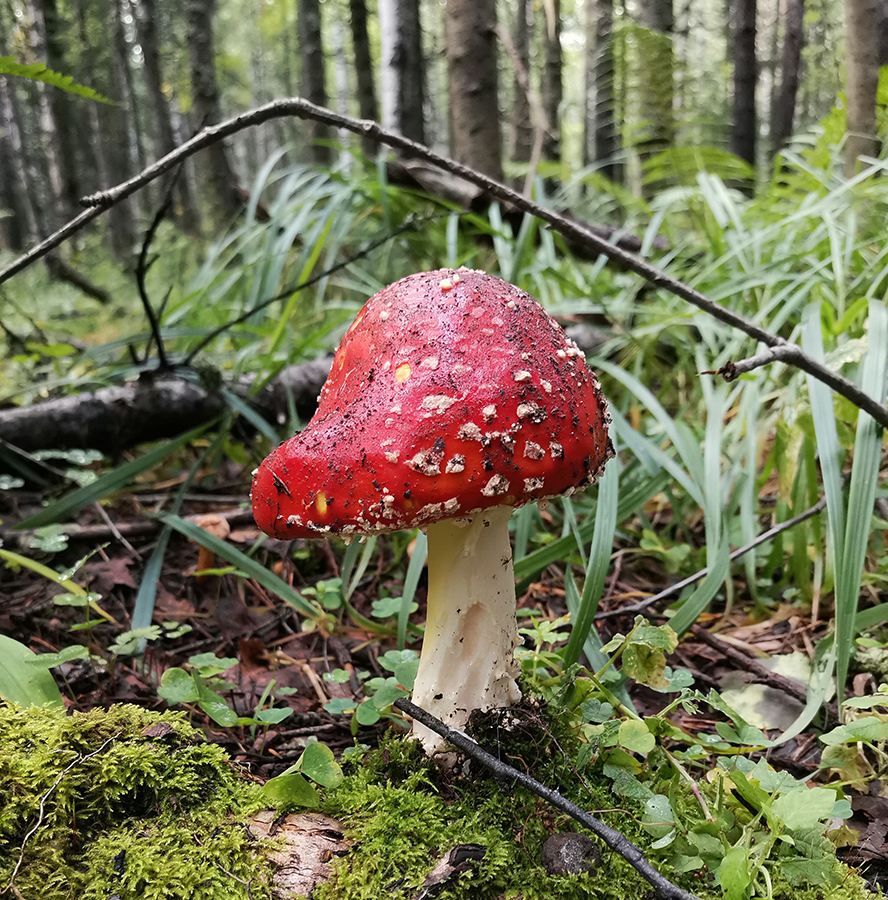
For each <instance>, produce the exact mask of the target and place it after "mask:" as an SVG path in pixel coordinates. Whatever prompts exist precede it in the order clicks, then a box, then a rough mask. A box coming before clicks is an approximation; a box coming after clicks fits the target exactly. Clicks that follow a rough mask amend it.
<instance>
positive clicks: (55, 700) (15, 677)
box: [0, 634, 63, 707]
mask: <svg viewBox="0 0 888 900" xmlns="http://www.w3.org/2000/svg"><path fill="white" fill-rule="evenodd" d="M36 658H37V654H36V653H34V652H32V651H31V650H30V649H29V648H28V647H26V646H25V645H24V644H20V643H19V642H18V641H15V640H13V639H12V638H10V637H6V636H5V635H2V634H0V698H2V699H3V700H6V701H7V702H8V703H18V704H20V705H21V706H58V707H61V706H62V705H63V704H62V694H61V692H60V691H59V688H58V685H57V684H56V683H55V679H54V678H53V677H52V675H51V674H50V672H49V669H48V668H46V667H45V666H39V665H33V662H34V660H35V659H36Z"/></svg>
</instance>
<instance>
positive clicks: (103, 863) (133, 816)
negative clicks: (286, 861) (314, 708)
mask: <svg viewBox="0 0 888 900" xmlns="http://www.w3.org/2000/svg"><path fill="white" fill-rule="evenodd" d="M41 803H42V812H41ZM263 806H265V803H264V802H263V800H262V797H261V792H260V790H259V788H258V787H257V786H255V785H253V784H251V783H250V782H248V781H246V780H245V779H244V778H243V776H242V775H240V774H239V773H238V772H237V770H236V769H235V767H234V766H233V765H232V764H231V763H230V762H229V760H228V758H227V756H226V754H225V753H224V751H223V750H222V749H221V748H220V747H217V746H215V745H213V744H209V743H207V742H206V741H204V740H203V739H202V737H201V735H200V733H199V732H197V731H196V730H195V729H193V728H192V727H191V726H190V725H188V723H187V721H186V719H185V717H184V716H183V715H182V714H180V713H165V714H163V715H161V714H160V713H155V712H149V711H146V710H143V709H140V708H138V707H135V706H128V705H120V706H114V707H112V708H111V709H110V710H108V711H105V710H100V709H96V710H93V711H91V712H89V713H85V714H83V713H77V712H75V713H71V714H66V713H65V712H64V711H62V710H57V709H47V708H30V709H22V708H21V707H18V706H14V705H5V706H0V895H3V896H18V897H25V898H36V897H40V898H41V900H62V898H65V900H67V898H73V897H77V898H79V900H105V898H107V897H109V896H112V895H115V896H117V897H118V898H120V900H136V898H148V900H166V898H169V900H173V898H176V900H186V898H187V900H192V898H193V900H204V898H205V900H211V898H212V900H216V898H220V897H225V898H232V900H234V898H241V897H243V898H247V897H252V898H254V900H261V898H268V897H270V889H269V882H270V878H269V868H268V863H267V861H266V860H264V859H263V858H262V856H261V854H257V852H256V851H257V844H256V842H255V840H254V839H253V838H251V836H250V834H249V832H248V830H247V828H246V826H245V824H244V823H245V821H246V817H247V815H249V814H250V813H251V812H253V811H255V810H257V809H259V808H262V807H263ZM19 863H20V864H19ZM17 866H18V870H17V871H16V867H17ZM13 876H14V877H13ZM11 881H12V882H13V887H12V889H11V890H9V891H7V890H6V889H7V888H9V887H10V882H11Z"/></svg>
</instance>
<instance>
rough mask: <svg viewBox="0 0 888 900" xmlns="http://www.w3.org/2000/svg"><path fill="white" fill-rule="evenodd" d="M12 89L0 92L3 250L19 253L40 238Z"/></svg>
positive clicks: (0, 229) (0, 240) (0, 246)
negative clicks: (28, 185) (26, 183)
mask: <svg viewBox="0 0 888 900" xmlns="http://www.w3.org/2000/svg"><path fill="white" fill-rule="evenodd" d="M11 88H12V85H10V90H9V91H5V90H4V91H0V208H3V209H5V210H7V211H8V213H9V215H6V216H0V249H2V250H12V251H15V252H18V251H21V250H24V248H25V246H26V245H27V243H28V241H29V239H31V238H34V237H36V236H37V222H36V219H35V218H34V210H33V208H32V206H31V204H30V202H29V198H28V193H27V191H26V190H25V179H26V175H25V171H24V165H23V160H24V153H23V151H22V141H21V135H20V134H19V130H18V123H17V122H16V121H15V117H14V116H13V112H12V103H11V101H10V94H11Z"/></svg>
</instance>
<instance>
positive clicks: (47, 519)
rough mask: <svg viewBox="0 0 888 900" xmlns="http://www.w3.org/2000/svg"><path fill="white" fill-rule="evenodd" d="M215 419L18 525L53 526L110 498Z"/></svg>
mask: <svg viewBox="0 0 888 900" xmlns="http://www.w3.org/2000/svg"><path fill="white" fill-rule="evenodd" d="M216 422H218V419H214V420H213V421H212V422H207V423H206V424H204V425H201V426H200V427H199V428H194V429H192V430H191V431H188V432H186V433H185V434H182V435H179V437H177V438H175V439H174V440H172V441H168V442H167V443H165V444H161V445H160V446H159V447H155V448H154V449H153V450H149V451H148V452H147V453H144V454H142V456H140V457H139V458H138V459H134V460H133V461H132V462H128V463H124V464H123V465H122V466H118V467H117V468H116V469H112V470H111V471H110V472H108V473H107V474H105V475H103V476H102V477H101V478H98V479H96V481H94V482H93V483H92V484H88V485H86V486H85V487H81V488H77V490H75V491H72V492H71V493H70V494H67V495H66V496H64V497H62V498H61V499H59V500H56V502H55V503H51V504H50V505H49V506H47V507H46V509H42V510H40V512H38V513H34V515H33V516H29V517H28V518H27V519H25V521H24V522H22V523H20V524H19V525H18V526H17V527H18V528H20V529H21V528H42V527H43V526H44V525H51V524H52V523H53V522H58V521H60V520H62V519H67V518H68V517H69V516H71V515H73V514H74V513H76V512H79V511H80V510H81V509H83V507H84V506H88V505H89V504H90V503H95V502H96V501H98V500H101V499H102V498H103V497H107V496H108V494H112V493H114V491H118V490H120V489H121V488H123V487H126V486H127V485H128V484H130V483H131V482H132V481H133V479H134V478H135V477H136V476H137V475H141V474H142V472H145V471H147V470H148V469H150V468H151V467H152V466H156V465H157V464H158V463H159V462H161V461H162V460H164V459H166V458H167V457H168V456H169V455H170V454H171V453H175V452H176V451H177V450H180V449H181V448H182V447H184V446H185V445H186V444H189V443H190V442H191V441H193V440H195V439H196V438H198V437H200V435H202V434H203V433H204V432H205V431H206V430H207V429H208V428H210V427H211V426H213V425H215V424H216Z"/></svg>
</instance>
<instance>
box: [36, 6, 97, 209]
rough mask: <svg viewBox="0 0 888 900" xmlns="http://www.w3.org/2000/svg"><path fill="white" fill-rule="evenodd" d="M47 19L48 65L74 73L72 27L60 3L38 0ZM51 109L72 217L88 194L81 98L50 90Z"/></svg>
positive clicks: (64, 200)
mask: <svg viewBox="0 0 888 900" xmlns="http://www.w3.org/2000/svg"><path fill="white" fill-rule="evenodd" d="M38 6H39V9H40V12H41V14H42V16H43V29H44V38H45V47H46V64H47V65H48V66H49V67H50V68H51V69H54V70H55V71H56V72H65V73H70V72H71V71H72V66H71V60H70V59H69V55H68V53H67V50H66V47H65V36H66V34H67V33H68V25H67V23H66V22H65V21H64V20H63V18H62V15H61V13H60V12H59V7H58V3H57V2H56V0H38ZM48 99H49V106H50V109H51V110H52V127H53V130H54V134H53V151H54V154H55V158H56V161H57V165H58V169H59V175H60V181H61V184H60V188H61V191H60V197H59V201H60V204H61V207H62V213H63V215H64V217H65V218H70V217H71V216H72V215H76V213H77V212H79V211H80V206H79V203H78V201H79V199H80V198H81V197H82V196H83V195H84V194H85V193H86V191H85V190H84V189H83V184H82V181H81V178H80V173H81V172H82V171H83V166H84V155H83V148H82V145H81V143H80V142H79V141H78V138H77V117H78V115H79V111H78V109H77V98H75V97H72V96H71V95H70V94H66V93H65V92H64V91H55V90H54V91H50V92H49V95H48Z"/></svg>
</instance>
